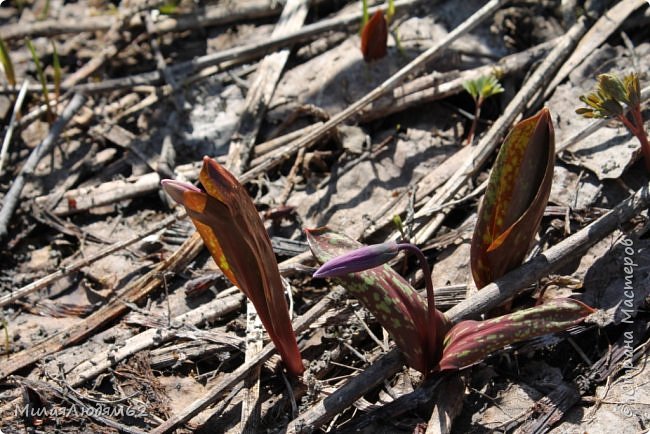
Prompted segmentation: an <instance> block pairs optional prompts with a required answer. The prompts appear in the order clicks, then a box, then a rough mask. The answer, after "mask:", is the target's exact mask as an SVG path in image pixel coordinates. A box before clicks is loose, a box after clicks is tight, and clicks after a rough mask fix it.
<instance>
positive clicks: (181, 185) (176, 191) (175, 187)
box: [160, 179, 201, 205]
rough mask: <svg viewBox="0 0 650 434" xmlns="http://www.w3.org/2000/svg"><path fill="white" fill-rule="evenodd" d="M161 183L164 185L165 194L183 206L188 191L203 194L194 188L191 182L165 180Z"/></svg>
mask: <svg viewBox="0 0 650 434" xmlns="http://www.w3.org/2000/svg"><path fill="white" fill-rule="evenodd" d="M160 183H161V184H162V186H163V189H164V190H165V192H166V193H167V194H168V195H170V196H171V198H172V199H174V200H175V201H176V202H178V203H180V204H181V205H185V199H184V198H183V193H185V192H186V191H193V192H195V193H201V190H200V189H199V188H197V187H195V186H193V185H192V184H190V183H189V182H182V181H176V180H175V179H163V180H162V181H160Z"/></svg>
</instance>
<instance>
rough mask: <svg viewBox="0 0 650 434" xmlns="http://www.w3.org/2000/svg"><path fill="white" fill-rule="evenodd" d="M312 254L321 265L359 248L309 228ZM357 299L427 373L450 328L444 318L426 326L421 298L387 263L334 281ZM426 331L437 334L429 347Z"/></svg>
mask: <svg viewBox="0 0 650 434" xmlns="http://www.w3.org/2000/svg"><path fill="white" fill-rule="evenodd" d="M306 232H307V241H308V242H309V247H310V248H311V251H312V253H313V254H314V256H315V257H316V259H318V261H319V262H321V263H324V262H327V261H329V260H330V259H332V258H334V257H338V256H341V255H343V254H344V253H346V252H348V251H350V250H354V249H358V248H359V247H362V244H360V243H358V242H357V241H355V240H353V239H351V238H349V237H347V236H345V235H342V234H338V233H336V232H334V231H331V230H330V229H328V228H318V229H308V230H307V231H306ZM333 280H335V281H338V282H339V283H340V284H341V285H342V286H343V287H344V288H346V289H347V290H348V291H350V293H351V294H352V295H353V296H354V297H355V298H357V299H358V300H359V301H360V302H361V304H362V305H363V306H364V307H365V308H366V309H368V310H369V311H370V312H372V314H373V315H374V316H375V317H376V318H377V320H378V321H379V323H380V324H381V325H382V326H383V327H384V328H385V329H386V330H388V332H389V333H390V335H391V336H392V337H393V339H394V340H395V343H396V344H397V346H398V347H399V348H400V350H402V352H403V353H404V354H405V356H406V359H407V361H408V363H409V365H410V366H411V367H413V368H414V369H417V370H418V371H420V372H424V373H426V372H429V371H430V370H431V369H432V368H433V367H434V366H435V364H436V362H437V360H439V359H440V355H441V348H442V347H441V344H442V337H443V336H444V334H445V333H446V331H447V330H448V329H449V326H448V323H447V321H446V319H445V318H444V315H443V314H442V313H440V312H437V318H436V325H435V327H433V328H430V327H428V326H427V323H428V321H427V307H426V304H425V302H424V300H423V299H422V297H420V295H419V294H418V293H417V291H416V290H415V289H413V288H412V287H411V285H409V284H408V282H407V281H406V280H404V278H403V277H402V276H400V275H399V274H398V273H397V272H395V271H394V270H393V269H392V268H391V267H390V266H388V265H387V264H384V265H381V266H379V267H375V268H371V269H369V270H365V271H361V272H356V273H351V274H348V275H347V276H345V277H338V278H335V279H333ZM429 331H431V332H432V333H436V336H435V337H434V338H433V339H432V341H433V342H436V343H437V345H435V348H431V345H429V344H428V342H429V334H428V333H429Z"/></svg>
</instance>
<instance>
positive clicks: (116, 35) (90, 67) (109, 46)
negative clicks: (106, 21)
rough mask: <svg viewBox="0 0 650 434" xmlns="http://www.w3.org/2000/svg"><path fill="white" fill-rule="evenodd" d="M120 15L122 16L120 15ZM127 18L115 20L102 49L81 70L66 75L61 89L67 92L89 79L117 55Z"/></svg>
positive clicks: (137, 9) (127, 42)
mask: <svg viewBox="0 0 650 434" xmlns="http://www.w3.org/2000/svg"><path fill="white" fill-rule="evenodd" d="M141 8H142V7H139V8H138V7H136V8H135V11H125V12H124V15H126V14H137V13H138V12H139V11H140V10H141ZM120 15H122V14H120ZM127 20H128V18H126V17H125V16H122V17H120V18H118V19H116V20H115V21H114V22H113V24H112V25H111V28H110V29H109V30H108V32H106V35H105V36H104V38H103V39H104V40H103V41H102V46H103V48H102V49H101V51H100V52H98V53H96V54H95V55H94V56H93V57H92V58H91V59H90V60H89V61H88V62H86V63H85V64H84V65H83V66H81V68H79V69H77V70H76V71H75V72H73V73H72V74H70V75H68V76H67V77H66V78H65V80H63V82H62V83H61V89H64V90H67V89H70V88H71V87H73V86H74V85H75V84H77V83H79V82H80V81H82V80H84V79H85V78H87V77H89V76H90V75H91V74H93V73H94V72H95V71H97V70H98V69H99V68H101V67H102V65H103V64H104V63H105V62H106V61H107V60H108V59H110V58H111V57H114V56H115V55H116V54H117V53H119V52H120V51H121V49H122V47H118V43H119V42H120V41H121V40H122V34H121V31H122V29H123V28H124V27H125V26H126V22H127ZM131 42H133V41H132V40H131V41H126V43H125V44H124V46H127V45H128V44H129V43H131Z"/></svg>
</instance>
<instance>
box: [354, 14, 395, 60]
mask: <svg viewBox="0 0 650 434" xmlns="http://www.w3.org/2000/svg"><path fill="white" fill-rule="evenodd" d="M387 46H388V24H387V23H386V17H384V13H383V12H382V11H381V10H378V11H376V12H375V13H374V15H373V16H372V18H370V20H369V21H368V22H367V23H366V25H365V26H363V30H362V31H361V53H362V54H363V59H364V60H365V61H366V62H372V61H373V60H379V59H381V58H382V57H384V56H386V53H387V52H388V51H387Z"/></svg>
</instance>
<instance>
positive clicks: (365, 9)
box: [359, 0, 370, 33]
mask: <svg viewBox="0 0 650 434" xmlns="http://www.w3.org/2000/svg"><path fill="white" fill-rule="evenodd" d="M361 10H362V14H363V15H361V27H359V33H361V32H363V28H364V27H366V23H367V22H368V20H369V19H370V13H369V12H368V0H361Z"/></svg>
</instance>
